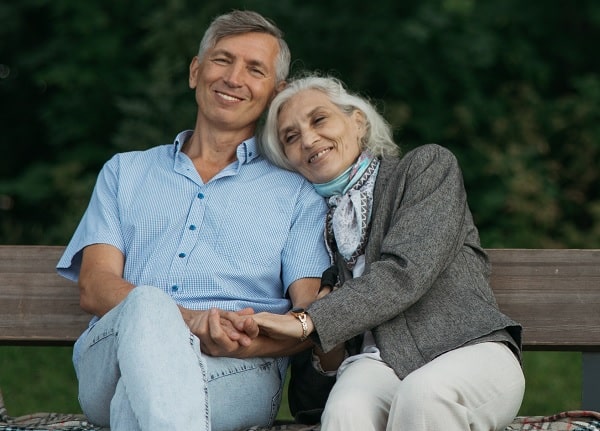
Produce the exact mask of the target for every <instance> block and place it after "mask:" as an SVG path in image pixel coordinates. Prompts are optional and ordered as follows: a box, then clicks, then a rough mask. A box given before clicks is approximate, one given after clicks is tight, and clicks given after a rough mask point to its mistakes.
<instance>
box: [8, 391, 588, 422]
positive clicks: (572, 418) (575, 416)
mask: <svg viewBox="0 0 600 431" xmlns="http://www.w3.org/2000/svg"><path fill="white" fill-rule="evenodd" d="M540 430H541V431H600V413H598V412H594V411H584V410H576V411H568V412H562V413H558V414H555V415H551V416H519V417H517V418H515V420H514V421H513V422H512V423H511V424H510V425H509V426H507V427H506V428H505V429H504V431H540ZM0 431H109V430H108V429H107V428H100V427H96V426H94V425H92V424H91V423H89V422H88V421H87V420H86V418H85V416H83V415H81V414H65V413H33V414H29V415H25V416H19V417H13V416H9V415H8V413H7V411H6V408H5V407H4V400H3V398H2V393H1V392H0ZM238 431H320V427H319V426H318V425H316V426H309V425H300V424H280V425H275V426H273V427H271V428H264V427H251V428H248V429H247V430H238Z"/></svg>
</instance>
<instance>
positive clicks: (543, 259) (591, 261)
mask: <svg viewBox="0 0 600 431" xmlns="http://www.w3.org/2000/svg"><path fill="white" fill-rule="evenodd" d="M63 249H64V247H59V246H11V245H8V246H0V344H4V345H7V344H29V345H43V344H51V345H70V344H72V343H73V342H74V341H75V339H76V338H77V336H78V335H79V334H80V333H81V332H82V331H83V329H84V328H85V327H86V326H87V323H88V321H89V319H90V316H89V315H87V314H85V313H84V312H83V311H82V310H81V309H80V308H79V298H78V291H77V288H76V286H75V284H74V283H72V282H70V281H68V280H66V279H64V278H62V277H60V276H58V275H57V274H56V271H55V265H56V263H57V261H58V259H59V257H60V256H61V254H62V251H63ZM488 253H489V256H490V260H491V262H492V278H491V283H492V287H493V289H494V292H495V294H496V298H497V300H498V304H499V306H500V309H501V310H503V311H504V312H505V313H506V314H507V315H509V316H511V317H512V318H513V319H515V320H516V321H518V322H520V323H521V324H522V325H523V327H524V331H523V343H524V349H525V350H565V351H580V352H583V376H582V378H583V394H582V395H583V396H582V409H584V410H596V411H600V391H599V390H598V388H597V386H598V383H600V250H575V249H560V250H559V249H554V250H545V249H544V250H541V249H540V250H533V249H490V250H488Z"/></svg>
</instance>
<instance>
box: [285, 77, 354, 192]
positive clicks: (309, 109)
mask: <svg viewBox="0 0 600 431" xmlns="http://www.w3.org/2000/svg"><path fill="white" fill-rule="evenodd" d="M277 123H278V135H279V141H280V143H281V145H282V148H283V152H284V153H285V155H286V157H287V158H288V160H289V162H290V164H291V165H292V167H293V168H294V169H295V170H297V171H298V172H299V173H300V174H302V175H303V176H304V177H305V178H306V179H308V180H309V181H310V182H312V183H317V184H319V183H326V182H328V181H331V180H333V179H334V178H337V177H338V176H339V175H340V174H341V173H343V172H344V171H345V170H346V169H348V167H350V166H351V165H352V164H353V163H354V162H355V161H356V159H357V158H358V156H359V155H360V153H361V151H362V150H361V148H360V139H361V138H362V136H363V135H364V130H365V127H364V116H363V114H362V112H361V111H358V110H355V111H354V112H352V113H351V114H345V113H344V112H342V111H341V110H340V109H339V108H338V107H337V106H336V105H334V104H333V103H331V101H330V100H329V97H327V95H325V93H322V92H321V91H318V90H313V89H311V90H303V91H300V92H298V93H296V94H295V95H294V96H292V97H291V98H290V99H289V100H288V101H287V102H285V104H283V105H282V107H281V109H280V111H279V116H278V122H277Z"/></svg>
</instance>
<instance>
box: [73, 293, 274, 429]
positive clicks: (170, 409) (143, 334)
mask: <svg viewBox="0 0 600 431" xmlns="http://www.w3.org/2000/svg"><path fill="white" fill-rule="evenodd" d="M77 350H78V352H79V354H78V355H77V357H74V365H75V371H76V373H77V377H78V379H79V402H80V404H81V407H82V410H83V412H84V413H85V415H86V416H87V417H88V419H89V420H90V421H91V422H93V423H94V424H97V425H101V426H105V427H106V426H110V428H111V431H120V430H123V431H136V430H143V431H147V430H148V431H150V430H152V431H154V430H156V431H159V430H160V431H164V430H167V429H168V430H173V431H194V430H198V431H200V430H202V431H220V430H223V431H226V430H228V431H230V430H235V429H240V428H244V427H250V426H253V425H261V426H270V425H271V424H272V422H273V421H274V419H275V416H276V415H277V411H278V409H279V404H280V402H281V393H282V389H283V379H282V376H281V372H280V367H279V366H280V365H281V364H280V361H281V360H285V359H282V358H279V359H276V358H251V359H235V358H218V357H210V356H205V355H204V354H202V353H201V352H200V341H199V339H198V338H197V337H196V336H195V335H193V334H192V333H191V332H190V330H189V328H188V327H187V326H186V324H185V322H184V321H183V319H182V317H181V313H180V311H179V308H178V307H177V305H176V304H175V302H174V301H173V300H172V299H171V298H170V297H169V296H168V295H167V294H165V293H163V292H162V291H161V290H159V289H157V288H154V287H150V286H139V287H136V288H135V289H134V290H133V291H132V292H131V293H130V294H129V295H128V296H127V298H126V299H125V300H124V301H123V302H122V303H121V304H119V305H118V306H117V307H115V308H114V309H113V310H111V311H110V312H108V313H107V314H106V315H104V316H103V317H102V318H101V319H100V320H99V321H98V322H96V323H95V324H94V325H93V326H92V327H91V329H90V330H89V331H88V332H87V333H86V334H84V335H83V336H82V337H81V338H80V340H79V341H78V349H77Z"/></svg>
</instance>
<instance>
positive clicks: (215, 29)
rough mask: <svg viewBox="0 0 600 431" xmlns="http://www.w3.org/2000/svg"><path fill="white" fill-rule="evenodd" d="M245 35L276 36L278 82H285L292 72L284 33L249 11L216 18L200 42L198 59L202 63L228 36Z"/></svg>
mask: <svg viewBox="0 0 600 431" xmlns="http://www.w3.org/2000/svg"><path fill="white" fill-rule="evenodd" d="M244 33H266V34H270V35H271V36H274V37H275V38H276V39H277V42H278V43H279V53H278V55H277V59H276V60H275V75H276V78H277V82H280V81H285V79H286V78H287V76H288V73H289V71H290V61H291V54H290V48H289V47H288V44H287V43H286V41H285V40H283V32H282V31H281V30H280V29H279V28H278V27H277V26H276V25H275V23H273V22H272V21H270V20H269V19H267V18H265V17H264V16H262V15H261V14H259V13H257V12H253V11H247V10H234V11H232V12H230V13H227V14H224V15H220V16H218V17H216V18H215V19H214V20H213V21H212V23H211V24H210V26H209V27H208V29H207V30H206V32H205V33H204V37H202V40H201V41H200V48H199V49H198V58H199V59H200V61H202V59H203V57H204V55H205V54H206V52H207V51H208V50H210V49H212V48H214V47H215V45H216V44H217V42H219V41H220V40H221V39H223V38H224V37H227V36H234V35H238V34H244Z"/></svg>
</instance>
